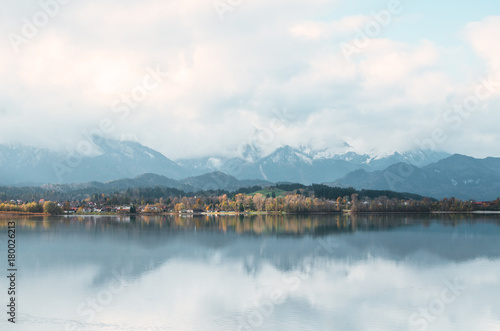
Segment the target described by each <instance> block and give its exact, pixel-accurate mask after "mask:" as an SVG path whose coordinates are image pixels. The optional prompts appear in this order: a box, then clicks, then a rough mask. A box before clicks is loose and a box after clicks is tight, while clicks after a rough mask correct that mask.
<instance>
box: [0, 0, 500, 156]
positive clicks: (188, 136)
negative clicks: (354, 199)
mask: <svg viewBox="0 0 500 331" xmlns="http://www.w3.org/2000/svg"><path fill="white" fill-rule="evenodd" d="M0 34H1V35H3V37H2V38H0V143H7V144H26V145H32V146H37V147H49V148H51V149H56V150H78V149H79V147H81V146H83V145H84V144H82V142H85V141H86V140H88V139H89V138H88V137H89V136H90V135H92V134H97V135H102V136H105V137H109V138H112V139H122V140H133V141H137V142H140V143H142V144H144V145H146V146H149V147H151V148H154V149H156V150H158V151H160V152H162V153H163V154H165V155H166V156H167V157H169V158H171V159H180V158H188V157H201V156H208V155H232V154H234V153H237V151H238V150H241V147H242V146H244V145H246V144H252V145H258V147H259V148H260V149H261V150H262V151H263V152H264V153H270V152H271V151H272V150H274V149H275V148H277V147H280V146H283V145H290V146H293V147H299V146H307V147H309V148H311V149H318V150H322V149H329V150H335V149H337V148H339V146H343V143H344V142H345V143H347V144H349V145H350V146H351V147H352V149H353V150H355V151H357V152H360V153H390V152H394V151H400V152H403V151H410V150H418V149H435V150H439V151H446V152H449V153H461V154H467V155H471V156H475V157H486V156H497V157H500V149H499V148H498V142H499V141H500V131H499V130H498V123H499V122H500V112H499V111H498V109H499V105H500V43H499V42H498V38H499V37H498V36H499V35H500V2H498V1H497V0H484V1H480V2H476V3H471V2H469V1H450V0H445V1H440V2H438V3H437V2H435V1H430V0H421V1H414V0H413V1H411V0H394V1H379V0H369V1H367V0H364V1H361V0H330V1H327V0H287V1H285V0H275V1H264V0H252V1H250V0H215V1H214V0H183V1H170V0H163V1H160V0H143V1H130V0H120V1H118V0H108V1H94V0H88V1H82V0H41V1H31V0H25V1H13V0H9V1H5V3H4V5H3V7H2V11H1V13H0Z"/></svg>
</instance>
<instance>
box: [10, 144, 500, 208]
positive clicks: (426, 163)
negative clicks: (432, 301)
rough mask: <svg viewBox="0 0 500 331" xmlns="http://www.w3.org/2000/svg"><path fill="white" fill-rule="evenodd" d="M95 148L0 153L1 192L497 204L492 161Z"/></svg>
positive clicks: (498, 178)
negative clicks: (296, 189) (317, 195)
mask: <svg viewBox="0 0 500 331" xmlns="http://www.w3.org/2000/svg"><path fill="white" fill-rule="evenodd" d="M94 145H95V153H94V154H93V155H90V156H85V155H78V154H75V153H72V154H70V153H64V152H56V151H52V150H49V149H44V148H34V147H29V146H20V145H0V186H6V185H10V186H33V185H37V186H41V185H45V186H51V185H52V186H53V187H55V188H56V187H59V188H62V187H63V186H60V185H59V184H72V185H70V187H73V186H75V185H76V187H78V186H81V187H82V188H84V187H89V186H93V187H96V188H107V189H110V188H115V189H124V188H130V187H154V186H163V187H172V188H178V189H182V190H184V191H197V190H207V189H224V190H236V189H238V188H240V187H248V186H254V185H260V186H266V185H267V186H268V185H272V183H277V182H299V183H302V184H311V183H327V184H328V185H334V186H341V187H349V186H351V187H354V188H356V189H375V190H393V191H400V192H410V193H416V194H420V195H425V196H430V197H434V198H443V197H451V196H454V197H456V198H461V199H469V198H473V199H476V200H492V199H496V198H497V197H498V196H500V161H499V160H500V159H498V158H486V159H474V158H471V157H467V156H462V155H458V154H456V155H450V154H447V153H444V152H436V151H430V150H425V151H424V150H419V151H413V152H405V153H397V152H396V153H392V154H388V155H377V154H358V153H355V152H354V151H352V150H351V151H349V150H348V151H345V152H342V153H332V152H330V151H328V150H312V149H310V148H306V147H300V148H292V147H290V146H283V147H280V148H278V149H277V150H275V151H274V152H272V153H271V154H268V155H261V154H260V151H259V150H258V149H257V148H255V147H253V146H250V145H247V146H244V148H242V153H241V155H240V156H238V157H222V156H213V157H204V158H193V159H182V160H177V161H172V160H170V159H168V158H167V157H166V156H164V155H163V154H161V153H159V152H157V151H155V150H153V149H151V148H149V147H146V146H143V145H141V144H139V143H137V142H129V141H117V140H110V139H103V138H98V137H96V138H95V139H94ZM78 183H85V184H78ZM47 184H50V185H47Z"/></svg>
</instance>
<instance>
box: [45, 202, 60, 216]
mask: <svg viewBox="0 0 500 331" xmlns="http://www.w3.org/2000/svg"><path fill="white" fill-rule="evenodd" d="M43 212H44V213H47V214H50V215H58V214H62V209H61V207H59V206H58V205H57V204H56V203H55V202H52V201H45V203H44V204H43Z"/></svg>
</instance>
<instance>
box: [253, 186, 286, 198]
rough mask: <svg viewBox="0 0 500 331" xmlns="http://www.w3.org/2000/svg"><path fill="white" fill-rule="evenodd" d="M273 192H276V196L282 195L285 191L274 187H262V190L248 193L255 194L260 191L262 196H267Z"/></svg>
mask: <svg viewBox="0 0 500 331" xmlns="http://www.w3.org/2000/svg"><path fill="white" fill-rule="evenodd" d="M273 192H274V194H276V196H277V197H278V196H281V195H283V193H284V192H285V191H283V190H280V189H279V188H274V189H270V188H265V189H262V190H260V191H257V192H253V193H250V195H255V194H257V193H260V194H262V195H263V196H266V195H267V194H269V196H272V194H273Z"/></svg>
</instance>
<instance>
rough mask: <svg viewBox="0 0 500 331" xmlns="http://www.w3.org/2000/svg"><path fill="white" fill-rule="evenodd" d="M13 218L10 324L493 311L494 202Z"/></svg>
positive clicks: (389, 322) (276, 325) (443, 323)
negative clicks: (435, 211)
mask: <svg viewBox="0 0 500 331" xmlns="http://www.w3.org/2000/svg"><path fill="white" fill-rule="evenodd" d="M15 219H16V224H17V230H18V233H17V236H18V249H19V270H20V272H19V277H20V280H19V282H20V284H19V286H20V289H21V291H20V294H19V296H20V298H19V299H20V302H22V305H21V306H20V313H21V315H20V323H19V324H18V325H16V329H15V330H35V329H36V330H65V329H66V330H68V329H69V330H73V329H75V330H80V329H81V330H124V329H125V330H127V329H130V330H237V329H241V330H250V329H255V330H408V329H410V330H419V329H423V327H424V325H425V329H427V330H472V329H481V330H498V327H499V325H500V324H499V323H500V322H499V321H500V316H499V313H498V312H497V310H495V309H494V307H497V306H498V305H499V304H500V299H499V296H498V293H500V285H499V284H500V280H499V278H498V276H497V275H500V258H499V257H500V244H499V239H500V227H499V225H500V218H499V217H498V216H488V215H480V216H478V215H476V216H473V215H458V214H454V215H426V216H421V215H420V216H419V215H346V216H341V215H315V216H283V215H280V216H264V215H256V216H252V217H238V216H224V217H216V216H203V217H181V216H178V215H176V216H157V217H154V216H151V217H94V216H86V217H78V216H74V217H45V218H44V217H35V218H30V217H16V218H15ZM6 221H7V220H6V219H0V227H1V228H2V232H6V228H5V227H6ZM4 238H6V236H5V235H2V238H1V240H0V245H4V244H5V239H4ZM455 281H458V282H459V283H458V287H457V288H458V289H459V290H457V291H456V292H457V293H458V292H460V293H458V294H457V293H455V292H453V293H455V294H454V296H455V298H454V300H453V301H452V300H451V297H452V295H451V294H448V295H447V296H446V298H447V299H449V300H447V302H448V303H445V306H444V310H443V311H441V306H440V304H441V303H442V302H441V301H439V300H441V299H440V298H441V296H442V293H444V292H443V291H446V289H447V288H448V287H449V286H448V285H447V284H448V283H447V282H452V283H453V282H455ZM0 286H2V288H5V280H2V282H0ZM462 287H463V289H462ZM450 293H452V292H450ZM453 293H452V294H453ZM2 300H3V301H5V298H4V297H2ZM88 300H97V301H96V302H97V306H98V308H99V309H94V308H91V307H92V306H91V305H90V304H89V301H88ZM443 302H444V301H443ZM421 309H427V310H429V309H430V310H429V312H428V313H427V315H425V316H424V314H423V313H422V311H421ZM437 313H439V314H437ZM2 323H3V324H2ZM477 326H481V328H477ZM8 327H10V325H7V324H6V322H5V321H1V322H0V328H1V329H2V330H4V329H6V330H10V328H8Z"/></svg>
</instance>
